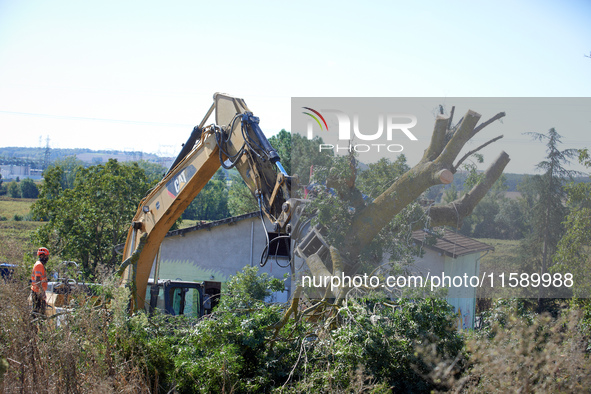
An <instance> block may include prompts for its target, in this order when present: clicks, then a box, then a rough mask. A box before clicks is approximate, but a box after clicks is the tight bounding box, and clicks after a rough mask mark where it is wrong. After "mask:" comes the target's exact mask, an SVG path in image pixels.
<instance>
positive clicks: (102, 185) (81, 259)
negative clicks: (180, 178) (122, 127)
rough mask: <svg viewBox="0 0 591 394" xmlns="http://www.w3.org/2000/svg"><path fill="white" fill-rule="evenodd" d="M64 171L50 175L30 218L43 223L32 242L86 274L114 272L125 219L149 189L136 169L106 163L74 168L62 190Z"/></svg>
mask: <svg viewBox="0 0 591 394" xmlns="http://www.w3.org/2000/svg"><path fill="white" fill-rule="evenodd" d="M63 175H64V169H63V168H61V167H59V166H57V167H53V168H52V169H51V170H49V171H48V173H47V176H46V177H45V182H44V184H43V185H42V187H41V192H40V196H39V199H38V200H37V201H36V202H35V203H34V204H33V206H32V212H33V214H34V215H35V216H36V217H38V218H42V219H44V220H45V221H47V223H45V224H44V225H43V226H41V227H40V228H39V229H38V230H37V232H36V234H35V241H36V242H37V243H38V244H40V245H45V246H47V247H48V248H50V250H51V251H52V253H54V254H56V255H59V256H60V257H61V258H62V259H66V260H74V261H76V262H78V263H81V264H82V267H83V269H84V271H85V272H86V273H87V274H95V273H96V269H97V266H99V265H102V266H105V267H107V268H109V269H112V268H115V267H116V266H117V265H118V263H119V260H120V257H119V256H118V255H117V254H116V252H115V250H114V246H115V245H118V244H121V243H123V242H125V237H126V235H127V230H128V228H129V218H131V217H133V215H134V213H135V211H136V209H137V205H138V203H139V201H140V200H141V199H142V198H143V197H144V195H145V194H146V192H147V190H148V189H149V187H150V184H149V183H148V180H147V179H146V176H145V174H144V171H143V170H142V169H140V168H139V166H137V165H121V164H119V163H118V162H117V161H116V160H109V161H108V162H107V163H106V164H104V165H97V166H92V167H89V168H84V169H83V168H78V170H77V171H76V176H75V179H74V182H73V185H72V186H73V187H72V188H64V187H63V185H62V180H63Z"/></svg>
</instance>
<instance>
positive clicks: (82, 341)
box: [0, 273, 150, 393]
mask: <svg viewBox="0 0 591 394" xmlns="http://www.w3.org/2000/svg"><path fill="white" fill-rule="evenodd" d="M17 277H22V275H20V273H19V275H17ZM28 295H29V290H28V284H26V281H21V280H17V281H15V282H11V283H7V284H4V285H2V286H0V326H1V327H2V330H1V331H0V361H2V359H3V360H5V362H7V363H8V368H7V370H6V372H5V373H4V375H3V376H2V377H0V392H2V393H39V392H47V393H62V392H65V393H70V392H71V393H116V392H117V393H141V392H150V390H149V388H148V386H147V384H146V376H145V373H144V372H143V371H142V370H141V369H140V368H138V367H136V366H134V364H133V362H130V361H129V360H127V361H125V360H122V359H120V358H119V357H118V356H117V351H116V349H114V348H113V346H112V345H111V344H110V339H109V323H110V320H111V318H112V314H113V311H112V309H107V307H105V306H102V307H93V306H91V305H89V304H88V305H84V306H81V305H79V306H78V307H77V308H76V311H75V312H74V313H71V314H67V315H63V316H62V320H61V321H60V325H59V326H56V320H55V319H48V320H44V319H42V318H36V317H34V316H32V315H31V308H30V306H29V304H28V300H27V297H28ZM115 307H117V308H125V303H123V304H122V305H121V304H119V305H115Z"/></svg>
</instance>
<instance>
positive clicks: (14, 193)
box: [7, 181, 21, 198]
mask: <svg viewBox="0 0 591 394" xmlns="http://www.w3.org/2000/svg"><path fill="white" fill-rule="evenodd" d="M7 191H8V195H9V196H10V197H12V198H21V188H20V186H19V184H18V183H17V182H15V181H12V182H10V183H9V184H8V189H7Z"/></svg>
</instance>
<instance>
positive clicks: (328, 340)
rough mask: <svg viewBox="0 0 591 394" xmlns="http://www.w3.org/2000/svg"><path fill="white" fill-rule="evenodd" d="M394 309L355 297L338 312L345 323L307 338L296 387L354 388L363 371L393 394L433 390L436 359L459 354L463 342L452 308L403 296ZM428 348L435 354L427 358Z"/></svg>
mask: <svg viewBox="0 0 591 394" xmlns="http://www.w3.org/2000/svg"><path fill="white" fill-rule="evenodd" d="M396 303H397V305H396V306H395V307H393V308H392V307H390V306H387V305H383V304H374V305H371V304H360V303H357V302H353V301H350V302H349V303H348V305H346V306H345V307H343V308H342V309H341V311H340V312H339V315H340V317H341V319H342V320H343V323H342V324H341V326H340V327H339V328H337V329H336V330H334V331H330V332H328V333H326V334H324V335H322V336H320V337H318V338H316V339H315V340H310V341H305V342H303V344H302V345H301V346H302V351H301V354H302V356H303V357H302V358H303V359H302V360H301V361H300V363H299V366H300V367H299V369H298V374H299V375H298V376H297V378H298V382H297V383H295V384H294V386H295V387H296V388H301V389H304V388H305V389H306V391H308V392H329V391H333V390H334V391H338V392H349V390H351V389H352V385H353V384H352V383H353V381H352V379H351V374H352V373H354V371H357V370H362V371H363V372H364V373H365V374H366V382H365V383H366V384H370V383H371V382H373V383H379V384H382V385H383V386H385V387H389V388H390V390H392V391H393V392H429V391H430V390H433V389H434V388H435V387H436V386H435V385H434V384H433V382H431V381H430V380H429V379H428V378H427V375H428V373H429V372H430V371H431V370H432V368H433V360H434V359H437V360H439V361H440V360H446V359H452V360H453V359H454V358H456V357H458V355H459V354H460V352H461V349H462V345H463V340H462V337H461V336H460V335H459V334H458V332H457V331H456V329H455V327H454V324H453V320H454V314H453V308H452V307H451V306H449V305H448V304H447V303H446V302H445V301H444V300H442V299H423V300H414V301H413V300H409V299H399V300H397V301H396ZM427 349H431V350H433V354H431V355H430V357H428V358H426V357H423V353H424V352H426V351H427Z"/></svg>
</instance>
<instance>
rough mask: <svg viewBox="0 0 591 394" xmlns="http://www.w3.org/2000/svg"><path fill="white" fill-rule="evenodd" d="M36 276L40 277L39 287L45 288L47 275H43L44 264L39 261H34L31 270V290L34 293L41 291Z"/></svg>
mask: <svg viewBox="0 0 591 394" xmlns="http://www.w3.org/2000/svg"><path fill="white" fill-rule="evenodd" d="M37 277H41V287H43V290H47V276H46V275H45V266H44V265H43V263H42V262H40V261H37V262H36V263H35V265H34V266H33V272H31V290H32V291H34V292H35V293H39V292H40V291H41V289H40V288H39V283H38V282H39V280H37Z"/></svg>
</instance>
